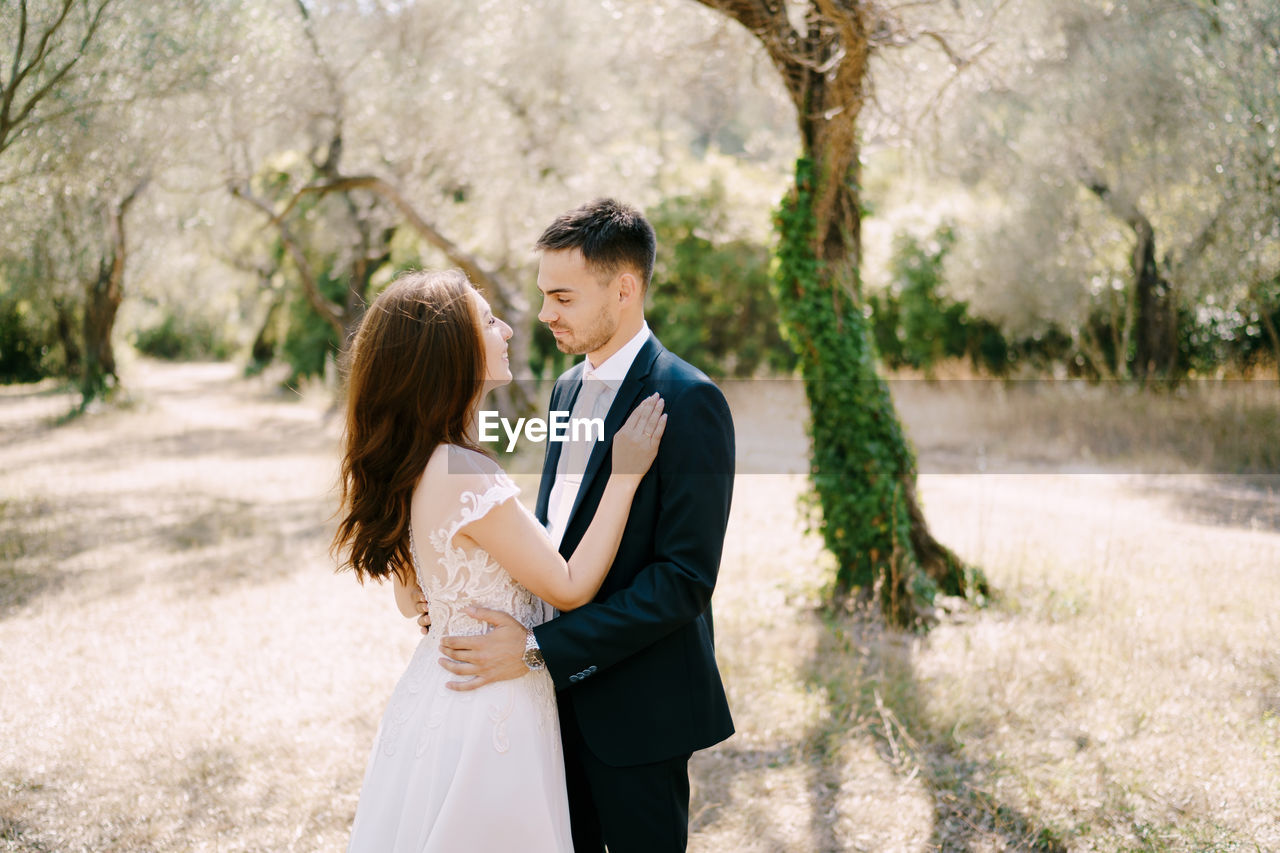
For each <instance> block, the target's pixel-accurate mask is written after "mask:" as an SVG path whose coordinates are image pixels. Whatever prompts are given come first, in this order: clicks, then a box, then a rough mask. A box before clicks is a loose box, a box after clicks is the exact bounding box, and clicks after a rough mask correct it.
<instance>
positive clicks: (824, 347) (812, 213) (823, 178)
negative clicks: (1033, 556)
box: [702, 0, 985, 624]
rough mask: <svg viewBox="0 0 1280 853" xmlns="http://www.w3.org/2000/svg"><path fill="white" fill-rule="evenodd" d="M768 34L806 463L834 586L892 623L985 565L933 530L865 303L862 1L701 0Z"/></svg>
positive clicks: (787, 314)
mask: <svg viewBox="0 0 1280 853" xmlns="http://www.w3.org/2000/svg"><path fill="white" fill-rule="evenodd" d="M702 2H703V3H704V4H705V5H708V6H711V7H713V8H716V9H719V10H720V11H723V12H725V13H726V14H728V15H730V16H731V17H733V18H735V19H736V20H738V21H739V22H740V23H742V24H743V25H744V26H745V27H747V29H748V30H750V31H751V32H752V34H754V35H755V36H756V37H757V38H759V39H760V41H761V42H762V43H763V44H764V46H765V49H766V50H767V51H768V52H769V56H770V58H771V59H772V61H773V63H774V66H775V67H776V68H777V70H778V72H779V73H780V74H781V75H782V78H783V82H784V84H785V85H786V87H787V91H788V93H789V94H790V95H791V98H792V102H793V104H794V105H795V108H796V118H797V123H798V126H799V130H800V139H801V146H802V152H803V153H802V158H801V160H800V162H799V164H798V165H797V170H796V183H795V186H794V187H793V189H792V191H791V192H790V193H789V195H788V197H787V199H786V200H785V201H784V203H783V207H782V210H781V211H780V212H779V215H778V229H779V238H780V239H779V248H778V258H779V271H778V276H777V280H776V286H777V291H778V293H777V295H778V300H779V309H780V312H781V314H782V322H783V326H784V328H785V330H786V332H787V337H788V339H789V340H790V341H791V343H792V345H793V347H794V348H795V349H796V351H797V354H798V355H799V357H800V362H801V370H802V372H803V374H804V378H805V394H806V396H807V398H808V402H809V409H810V431H811V437H812V440H813V450H812V454H813V455H812V465H811V477H812V480H813V484H814V492H815V498H816V500H817V503H818V504H819V505H820V507H821V510H822V517H823V521H822V533H823V538H824V541H825V543H826V546H827V548H828V549H829V550H830V551H831V552H832V553H833V554H834V555H835V556H836V559H837V562H838V567H837V575H836V591H837V594H838V595H843V594H845V593H849V592H851V591H853V590H854V589H857V590H860V591H862V592H863V593H865V594H874V595H875V596H876V598H877V599H878V601H879V604H880V607H881V609H882V611H883V612H884V613H885V615H886V617H887V618H888V619H889V620H890V621H893V622H895V623H897V624H909V623H913V622H915V621H917V619H919V617H920V613H921V611H922V610H924V609H926V608H927V607H928V606H929V605H930V604H931V603H932V600H933V597H934V595H935V594H936V593H937V592H939V591H944V592H948V593H951V594H961V595H967V596H974V597H977V596H979V595H980V594H982V593H984V592H985V582H983V581H982V580H981V577H980V575H979V574H978V573H977V572H975V571H973V570H970V569H966V567H965V566H964V565H963V564H962V563H961V561H960V560H959V559H958V558H957V557H956V555H955V554H953V553H952V552H951V551H950V550H949V549H947V548H946V547H945V546H943V545H942V544H941V543H939V542H938V541H937V540H936V539H935V538H934V537H933V535H932V534H931V533H930V532H929V527H928V524H927V522H926V521H925V518H924V513H923V512H922V510H921V508H920V504H919V501H918V500H917V497H916V468H915V455H914V453H913V451H912V449H911V447H910V444H909V443H908V441H907V439H906V437H905V435H904V434H903V432H902V427H901V425H900V422H899V419H898V417H897V413H896V412H895V410H894V407H893V401H892V399H891V398H890V395H889V390H888V386H887V384H886V383H885V382H884V381H883V380H882V379H881V378H880V377H879V375H878V374H877V356H876V353H875V347H874V344H873V342H872V338H871V334H870V328H869V325H868V323H867V321H866V319H865V317H864V315H863V313H862V310H861V308H862V306H861V304H860V302H861V292H860V291H861V288H860V280H859V264H860V262H861V199H860V196H859V193H860V185H859V156H858V155H859V150H858V129H857V119H858V115H859V113H860V111H861V109H862V106H863V102H864V97H865V89H864V85H865V78H866V74H867V61H868V59H869V56H870V41H869V36H868V32H869V27H868V26H867V20H866V17H867V16H869V15H870V14H871V10H870V9H869V8H868V7H867V6H865V5H864V4H860V3H837V2H835V0H816V2H815V3H813V4H811V6H810V8H809V10H808V15H807V17H806V31H805V32H804V33H803V34H800V33H798V32H796V31H795V30H794V29H793V28H792V26H791V23H790V20H789V18H788V16H787V13H786V8H785V4H783V3H778V2H772V0H702Z"/></svg>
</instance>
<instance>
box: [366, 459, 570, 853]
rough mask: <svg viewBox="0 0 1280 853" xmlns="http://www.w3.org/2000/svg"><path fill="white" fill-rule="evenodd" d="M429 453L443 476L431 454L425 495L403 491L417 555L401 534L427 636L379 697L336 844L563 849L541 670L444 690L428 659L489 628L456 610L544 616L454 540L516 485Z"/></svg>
mask: <svg viewBox="0 0 1280 853" xmlns="http://www.w3.org/2000/svg"><path fill="white" fill-rule="evenodd" d="M436 453H437V454H438V455H447V466H448V468H447V471H446V470H445V468H444V465H442V464H441V463H442V462H444V459H437V458H436V457H435V456H433V460H432V463H431V464H429V465H428V467H427V471H428V474H431V481H430V485H431V491H430V493H429V494H428V495H424V497H423V499H422V500H421V501H418V500H417V499H415V513H419V507H420V506H421V507H422V508H423V510H422V512H421V513H419V514H417V515H416V516H415V519H416V520H418V521H419V522H420V523H419V524H418V528H419V530H421V531H427V530H430V531H432V532H431V534H430V546H431V548H430V551H429V552H428V553H423V554H421V556H420V555H419V552H418V550H417V548H416V542H415V541H414V538H413V537H412V533H411V534H410V545H411V549H412V551H413V559H414V569H415V572H416V573H417V576H418V583H419V585H420V586H421V587H422V589H423V591H424V592H426V594H427V600H428V601H429V602H430V608H431V610H430V613H431V631H430V633H429V634H428V635H427V636H425V637H423V638H422V641H421V642H420V643H419V644H418V647H417V649H416V651H415V652H414V655H413V659H412V660H411V661H410V662H409V667H408V669H407V670H406V671H405V673H404V675H403V676H402V677H401V678H400V681H399V683H397V684H396V687H395V690H394V691H393V692H392V694H391V699H390V701H389V702H388V703H387V708H386V711H385V712H384V714H383V717H382V724H381V725H380V726H379V728H378V735H377V738H376V739H375V740H374V745H373V750H372V753H371V755H370V757H369V765H368V769H367V770H366V771H365V777H364V785H363V787H362V788H361V791H360V804H359V806H358V807H357V809H356V817H355V822H354V823H353V824H352V828H351V843H350V845H349V847H348V851H349V853H409V851H412V853H428V851H429V853H488V852H489V851H493V853H499V851H515V850H519V851H522V853H543V852H544V851H545V853H572V851H573V843H572V840H571V836H570V830H569V807H568V800H567V797H566V794H565V781H564V759H563V755H562V752H561V746H560V727H559V719H558V717H557V714H556V699H555V690H554V688H553V686H552V683H551V677H550V676H549V675H548V674H547V671H546V670H545V669H543V670H539V671H536V672H530V673H528V674H527V675H524V676H523V677H521V678H516V679H512V680H508V681H499V682H495V683H493V684H487V685H485V686H484V687H480V688H478V689H476V690H473V691H464V692H456V691H452V690H449V689H447V688H446V687H445V684H446V683H447V682H449V681H450V680H456V679H458V678H459V676H456V675H453V674H452V673H450V672H448V671H447V670H445V669H444V668H443V667H441V666H440V664H439V658H440V657H441V654H440V647H439V641H440V638H441V637H444V636H447V635H460V634H480V633H484V632H485V631H486V630H488V629H489V626H488V624H487V623H484V622H480V621H477V620H475V619H472V618H471V617H469V616H467V615H466V614H464V613H463V612H462V609H463V608H464V607H467V606H469V605H476V606H480V607H488V608H492V609H494V610H503V611H506V612H507V613H510V614H512V615H513V616H515V618H516V619H518V620H519V621H520V622H522V623H523V624H525V625H526V626H530V627H532V626H533V625H536V624H540V623H541V622H542V621H543V619H544V618H545V615H544V614H545V608H544V605H543V603H542V601H541V600H540V599H538V598H536V597H535V596H534V595H533V594H532V593H530V592H529V591H528V590H526V589H525V588H524V587H522V586H521V585H520V584H518V583H516V582H515V581H514V580H512V578H511V576H510V575H508V574H507V572H506V571H505V570H504V569H503V568H502V567H501V566H499V565H498V564H497V563H496V562H494V561H493V559H492V558H491V557H490V556H489V555H488V554H487V553H486V552H485V551H483V550H481V549H478V548H471V549H464V548H462V547H460V546H458V545H457V544H455V543H454V541H453V540H454V534H456V533H457V532H458V530H459V529H460V528H461V527H463V526H464V525H465V524H467V523H468V522H471V521H474V520H475V519H477V518H479V517H480V516H482V515H484V514H485V513H487V512H489V511H490V510H491V509H493V508H494V507H495V506H497V505H498V504H500V503H502V502H503V501H507V500H518V499H517V497H516V496H517V495H518V494H519V489H518V488H517V487H516V485H515V484H514V483H513V482H511V480H510V479H509V478H508V477H507V475H506V474H504V473H503V472H502V470H501V469H500V468H499V467H498V466H497V464H496V463H494V462H493V461H492V460H490V459H489V458H487V457H485V456H482V455H480V454H478V453H474V452H473V451H469V450H466V449H464V448H460V447H456V446H453V445H446V446H445V447H444V448H440V449H438V450H437V451H436ZM433 466H435V467H434V469H433ZM433 470H434V472H435V473H434V474H432V472H433ZM424 476H425V475H424ZM425 482H426V481H425V480H424V483H425ZM437 484H440V485H437ZM526 511H527V510H526ZM424 521H425V522H426V523H421V522H424ZM423 558H425V559H423Z"/></svg>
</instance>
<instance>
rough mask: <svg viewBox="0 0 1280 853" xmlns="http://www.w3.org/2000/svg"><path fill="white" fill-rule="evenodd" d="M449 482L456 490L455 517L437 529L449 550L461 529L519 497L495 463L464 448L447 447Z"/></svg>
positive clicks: (515, 487) (517, 489)
mask: <svg viewBox="0 0 1280 853" xmlns="http://www.w3.org/2000/svg"><path fill="white" fill-rule="evenodd" d="M449 479H450V481H452V482H453V483H454V485H455V487H456V488H457V489H458V502H459V509H458V512H457V514H456V515H455V516H454V518H453V519H452V520H451V521H450V522H449V524H448V525H446V526H445V527H444V528H442V529H441V530H440V537H441V541H442V544H445V545H447V546H449V547H453V537H454V534H456V533H457V532H458V531H459V530H461V529H462V528H463V527H465V526H466V525H468V524H470V523H471V522H473V521H475V520H476V519H478V518H482V517H483V516H484V515H486V514H487V513H488V512H489V510H491V509H493V508H494V507H496V506H498V505H499V504H501V503H503V502H504V501H507V500H509V499H511V498H514V497H518V496H519V494H520V487H519V486H517V485H516V484H515V483H514V482H512V480H511V478H510V477H508V476H507V475H506V472H504V471H503V470H502V468H501V467H500V466H499V465H498V463H496V462H494V461H493V460H492V459H490V458H489V457H487V456H485V455H483V454H481V453H476V452H475V451H474V450H468V449H466V448H464V447H455V446H452V445H451V446H450V447H449Z"/></svg>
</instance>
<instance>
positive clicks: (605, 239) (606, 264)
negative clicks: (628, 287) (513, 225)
mask: <svg viewBox="0 0 1280 853" xmlns="http://www.w3.org/2000/svg"><path fill="white" fill-rule="evenodd" d="M657 246H658V240H657V238H656V237H655V236H654V233H653V226H652V225H650V224H649V220H647V219H645V218H644V214H643V213H641V212H640V211H639V210H636V209H635V208H634V207H632V206H631V205H629V204H623V203H622V202H620V201H614V200H613V199H611V198H598V199H596V200H595V201H589V202H587V203H586V204H584V205H581V206H580V207H575V208H574V209H573V210H571V211H569V212H568V213H565V214H562V215H560V216H558V217H556V221H555V222H552V223H551V224H550V225H548V226H547V230H546V231H543V232H542V236H541V237H539V238H538V242H537V244H536V245H535V247H534V248H536V249H537V250H538V251H553V252H554V251H560V250H562V249H578V250H580V251H581V252H582V257H583V258H584V259H585V260H586V262H587V268H588V269H590V270H591V271H593V272H598V273H601V274H603V275H607V276H613V275H616V274H617V272H618V269H619V268H620V267H624V266H627V267H631V268H633V269H634V270H635V271H636V272H638V273H640V275H641V279H640V286H641V290H642V292H643V291H645V290H648V289H649V280H650V279H651V278H653V258H654V253H655V252H656V251H657Z"/></svg>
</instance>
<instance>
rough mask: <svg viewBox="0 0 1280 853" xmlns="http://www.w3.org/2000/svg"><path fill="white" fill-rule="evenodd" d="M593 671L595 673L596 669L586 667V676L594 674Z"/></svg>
mask: <svg viewBox="0 0 1280 853" xmlns="http://www.w3.org/2000/svg"><path fill="white" fill-rule="evenodd" d="M595 671H596V668H595V667H594V666H589V667H587V675H590V674H591V673H593V672H595Z"/></svg>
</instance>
